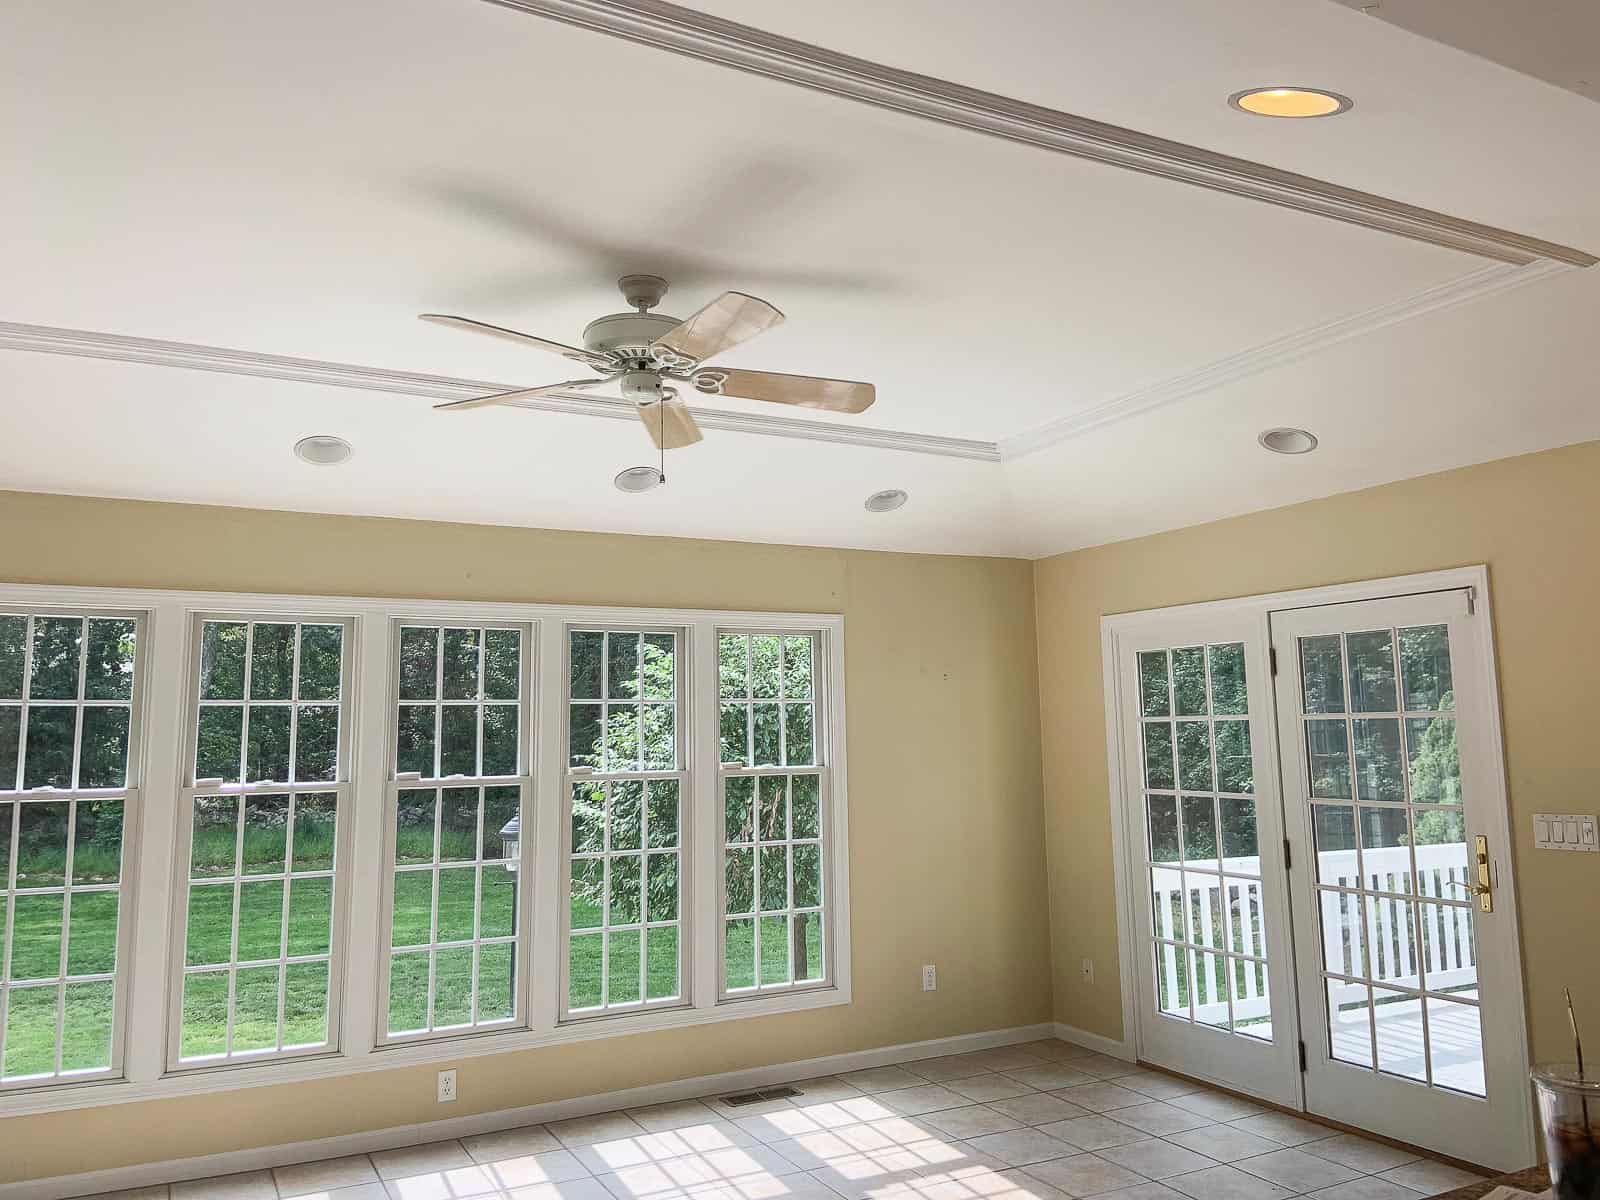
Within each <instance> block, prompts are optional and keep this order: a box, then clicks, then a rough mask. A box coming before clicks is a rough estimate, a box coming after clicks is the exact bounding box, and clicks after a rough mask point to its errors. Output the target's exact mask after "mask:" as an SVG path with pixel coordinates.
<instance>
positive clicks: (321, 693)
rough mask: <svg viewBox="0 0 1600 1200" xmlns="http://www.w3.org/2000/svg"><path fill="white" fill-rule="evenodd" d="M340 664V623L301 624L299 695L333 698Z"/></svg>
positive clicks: (308, 697)
mask: <svg viewBox="0 0 1600 1200" xmlns="http://www.w3.org/2000/svg"><path fill="white" fill-rule="evenodd" d="M343 665H344V627H343V626H340V625H303V626H301V628H300V699H302V700H337V699H338V698H339V684H340V674H341V672H342V670H343Z"/></svg>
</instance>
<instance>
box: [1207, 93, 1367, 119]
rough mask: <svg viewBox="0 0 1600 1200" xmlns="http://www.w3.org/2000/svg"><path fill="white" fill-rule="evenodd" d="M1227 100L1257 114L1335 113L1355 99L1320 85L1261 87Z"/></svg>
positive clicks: (1274, 115) (1352, 103) (1234, 95)
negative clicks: (1322, 87) (1318, 86)
mask: <svg viewBox="0 0 1600 1200" xmlns="http://www.w3.org/2000/svg"><path fill="white" fill-rule="evenodd" d="M1228 103H1229V104H1231V105H1233V107H1234V108H1237V109H1238V110H1239V111H1240V112H1247V113H1251V114H1253V115H1255V116H1258V117H1336V116H1338V115H1339V114H1340V113H1342V112H1349V111H1350V108H1351V106H1352V105H1354V104H1355V101H1354V100H1352V99H1350V97H1349V96H1341V95H1340V94H1339V93H1338V92H1325V91H1323V90H1322V89H1321V88H1303V87H1263V88H1248V89H1247V90H1245V91H1242V92H1235V93H1234V94H1233V95H1231V96H1229V97H1228Z"/></svg>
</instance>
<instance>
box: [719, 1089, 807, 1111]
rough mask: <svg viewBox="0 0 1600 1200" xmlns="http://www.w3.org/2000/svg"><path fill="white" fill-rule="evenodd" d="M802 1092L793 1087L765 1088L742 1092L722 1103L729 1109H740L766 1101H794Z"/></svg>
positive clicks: (725, 1099)
mask: <svg viewBox="0 0 1600 1200" xmlns="http://www.w3.org/2000/svg"><path fill="white" fill-rule="evenodd" d="M798 1095H800V1092H799V1091H798V1090H797V1089H795V1088H792V1087H775V1088H763V1089H761V1090H760V1091H755V1092H740V1093H738V1094H737V1095H734V1096H724V1097H723V1098H722V1102H723V1103H724V1104H726V1105H727V1106H728V1107H729V1108H740V1107H742V1106H743V1105H746V1104H760V1103H762V1102H763V1101H766V1100H792V1099H794V1098H795V1097H796V1096H798Z"/></svg>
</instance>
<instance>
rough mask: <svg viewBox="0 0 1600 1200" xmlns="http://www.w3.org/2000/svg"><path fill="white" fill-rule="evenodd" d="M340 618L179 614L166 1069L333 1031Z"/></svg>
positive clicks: (344, 639) (342, 721) (342, 789)
mask: <svg viewBox="0 0 1600 1200" xmlns="http://www.w3.org/2000/svg"><path fill="white" fill-rule="evenodd" d="M352 630H353V622H352V621H350V620H340V619H336V618H325V619H317V618H313V617H310V616H305V617H301V616H276V615H274V616H265V615H263V616H234V615H218V616H203V617H199V618H197V619H196V620H195V622H194V631H193V644H192V646H191V662H192V665H193V671H192V674H191V677H190V680H189V700H188V713H187V720H186V723H185V727H186V730H187V733H188V742H187V752H186V755H185V771H186V786H185V787H184V789H183V796H182V814H181V826H180V827H181V829H182V838H181V841H182V847H181V849H182V854H181V856H180V860H179V861H180V862H182V863H183V864H184V865H185V867H186V870H185V872H184V878H185V879H186V883H185V884H184V886H183V888H182V913H181V918H182V919H181V923H180V925H179V931H180V932H179V934H178V936H175V937H174V939H173V943H174V948H175V949H177V950H181V958H180V960H179V962H178V964H177V971H178V981H179V986H177V987H175V988H173V989H172V998H171V1003H172V1010H171V1014H170V1020H171V1025H172V1031H173V1036H172V1037H171V1038H170V1039H169V1050H168V1058H169V1066H171V1067H173V1068H187V1067H194V1066H204V1065H210V1064H214V1063H218V1062H226V1061H231V1060H238V1059H249V1058H262V1057H270V1056H279V1055H284V1056H287V1055H297V1054H308V1053H317V1052H326V1051H328V1050H330V1049H333V1048H336V1046H337V1042H338V1036H337V1034H338V1008H339V1004H338V1001H339V969H340V965H341V963H340V955H339V953H338V947H339V940H340V939H339V936H338V934H339V931H340V929H341V927H342V925H343V921H342V920H340V919H338V913H339V912H341V911H342V907H343V906H342V900H343V897H342V892H343V886H342V885H343V880H344V878H345V876H346V874H347V872H345V871H344V870H343V861H344V858H345V857H346V854H345V850H344V847H343V844H342V843H343V838H344V831H345V827H346V826H348V824H349V814H350V808H351V801H350V795H351V792H350V759H351V753H350V744H351V743H350V738H351V731H350V725H351V722H350V720H349V696H350V690H351V685H350V646H351V643H352V640H353V639H352V636H351V635H352Z"/></svg>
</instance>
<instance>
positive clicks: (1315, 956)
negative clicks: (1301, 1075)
mask: <svg viewBox="0 0 1600 1200" xmlns="http://www.w3.org/2000/svg"><path fill="white" fill-rule="evenodd" d="M1472 620H1473V617H1472V614H1471V613H1470V612H1469V606H1468V604H1467V600H1466V593H1465V592H1464V591H1454V592H1442V593H1434V594H1429V595H1420V596H1409V597H1400V598H1396V599H1393V600H1374V601H1365V602H1361V603H1355V604H1335V605H1326V606H1322V607H1319V608H1313V609H1301V610H1296V611H1290V612H1281V613H1274V614H1273V616H1272V631H1273V642H1274V645H1275V647H1276V652H1277V655H1278V658H1279V666H1280V674H1279V676H1278V679H1277V701H1278V718H1279V720H1278V736H1279V738H1280V739H1281V747H1280V753H1281V756H1282V761H1283V769H1284V788H1285V807H1286V810H1287V823H1288V828H1289V833H1290V837H1291V839H1292V841H1293V842H1294V843H1295V849H1296V853H1295V855H1294V857H1295V858H1296V859H1297V860H1300V859H1302V856H1303V861H1305V862H1306V864H1307V867H1306V869H1305V870H1303V871H1302V870H1296V871H1295V872H1293V873H1292V874H1291V877H1290V885H1291V888H1292V891H1293V896H1294V908H1295V925H1296V935H1297V937H1299V938H1300V939H1301V940H1302V942H1305V941H1308V940H1314V941H1315V943H1317V944H1316V945H1314V946H1313V947H1311V948H1310V952H1309V953H1306V952H1302V953H1301V954H1300V955H1299V964H1300V965H1299V970H1300V989H1299V992H1300V995H1301V997H1302V999H1303V1002H1304V1005H1305V1007H1304V1008H1303V1010H1302V1012H1301V1022H1302V1027H1303V1029H1304V1034H1303V1037H1304V1040H1305V1042H1306V1048H1307V1055H1306V1059H1307V1071H1306V1105H1307V1108H1308V1109H1309V1110H1310V1111H1313V1112H1318V1113H1321V1114H1322V1115H1325V1116H1329V1117H1332V1118H1334V1119H1336V1120H1340V1121H1345V1122H1348V1123H1350V1124H1354V1125H1358V1126H1362V1127H1366V1128H1377V1129H1381V1130H1382V1131H1383V1132H1385V1133H1388V1134H1390V1135H1391V1136H1396V1137H1402V1138H1404V1139H1406V1140H1408V1141H1412V1142H1414V1143H1416V1144H1418V1145H1423V1146H1428V1147H1430V1148H1434V1149H1438V1150H1441V1151H1443V1152H1445V1153H1448V1154H1453V1155H1455V1156H1457V1157H1460V1158H1464V1159H1467V1160H1469V1161H1474V1162H1481V1163H1485V1164H1487V1165H1496V1164H1497V1163H1498V1162H1500V1161H1505V1162H1508V1163H1510V1164H1511V1165H1519V1164H1518V1159H1519V1156H1520V1154H1522V1153H1523V1151H1522V1150H1521V1149H1520V1148H1519V1146H1518V1145H1517V1144H1516V1143H1517V1137H1518V1136H1519V1135H1520V1131H1521V1129H1522V1127H1523V1126H1522V1122H1521V1121H1520V1120H1519V1119H1518V1117H1517V1116H1516V1114H1517V1111H1518V1108H1517V1106H1519V1105H1523V1104H1525V1102H1526V1086H1525V1081H1524V1080H1521V1079H1518V1078H1515V1076H1516V1074H1517V1072H1518V1068H1517V1067H1516V1066H1515V1063H1516V1062H1518V1061H1520V1060H1519V1059H1518V1057H1517V1055H1516V1049H1517V1044H1518V1023H1519V1022H1520V1016H1517V1017H1516V1018H1515V1020H1513V1018H1512V1016H1511V1009H1512V1008H1513V1007H1514V1006H1513V1005H1509V1004H1506V1003H1504V999H1505V996H1504V992H1503V990H1502V991H1501V995H1500V996H1499V997H1497V999H1498V1000H1499V1001H1500V1002H1499V1003H1496V1002H1495V1001H1494V1000H1492V999H1489V998H1486V997H1485V996H1484V995H1483V993H1482V992H1481V991H1480V986H1479V985H1480V972H1483V974H1484V976H1485V977H1486V978H1490V977H1495V976H1491V975H1489V973H1488V972H1487V970H1485V964H1484V962H1483V960H1482V959H1481V957H1480V946H1481V944H1482V942H1483V939H1484V936H1485V932H1486V931H1489V932H1490V933H1492V936H1493V938H1494V941H1495V943H1496V945H1495V958H1496V961H1498V962H1501V963H1507V964H1508V973H1506V974H1503V975H1499V976H1498V978H1500V979H1503V980H1504V981H1505V982H1504V988H1509V989H1516V988H1519V986H1520V984H1519V983H1518V982H1517V980H1518V979H1519V978H1520V976H1519V973H1518V971H1517V968H1516V965H1515V962H1516V956H1515V950H1514V946H1512V945H1511V944H1510V943H1509V942H1508V941H1507V938H1508V937H1510V936H1511V932H1510V930H1509V929H1508V928H1507V925H1508V922H1507V921H1506V920H1505V918H1504V917H1502V916H1501V915H1500V914H1497V913H1495V912H1494V911H1493V906H1494V893H1493V892H1490V893H1489V894H1487V895H1485V894H1483V893H1482V890H1481V887H1480V884H1479V882H1478V881H1479V878H1480V876H1479V870H1478V865H1477V850H1478V846H1477V841H1478V839H1479V838H1480V837H1482V838H1485V839H1486V837H1487V834H1488V833H1489V830H1490V828H1491V826H1492V825H1494V824H1495V822H1492V821H1491V820H1490V818H1491V816H1494V815H1496V814H1495V812H1494V806H1495V805H1497V804H1498V805H1501V806H1503V803H1504V801H1503V798H1501V797H1500V796H1499V794H1498V790H1497V788H1496V786H1495V782H1494V777H1493V775H1492V774H1491V769H1492V766H1493V764H1492V762H1491V761H1490V760H1489V759H1488V758H1487V757H1486V756H1485V755H1484V754H1483V752H1482V751H1483V747H1484V745H1486V744H1487V740H1488V731H1487V728H1486V715H1487V714H1488V713H1489V712H1490V711H1491V709H1490V708H1489V706H1490V705H1492V703H1493V697H1492V696H1489V695H1487V694H1486V692H1485V690H1484V680H1485V679H1486V675H1487V673H1486V671H1485V670H1483V668H1482V665H1481V661H1480V660H1481V659H1482V657H1483V646H1482V644H1481V643H1479V642H1478V641H1477V640H1476V639H1475V637H1474V634H1475V632H1476V631H1475V630H1474V629H1473V627H1472V625H1471V622H1472ZM1474 776H1476V778H1475V777H1474ZM1485 846H1487V841H1485ZM1485 869H1486V870H1487V869H1488V868H1485ZM1484 903H1487V904H1488V905H1489V907H1488V909H1485V908H1484V907H1483V905H1484ZM1497 1040H1498V1044H1497ZM1507 1064H1511V1065H1507Z"/></svg>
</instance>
